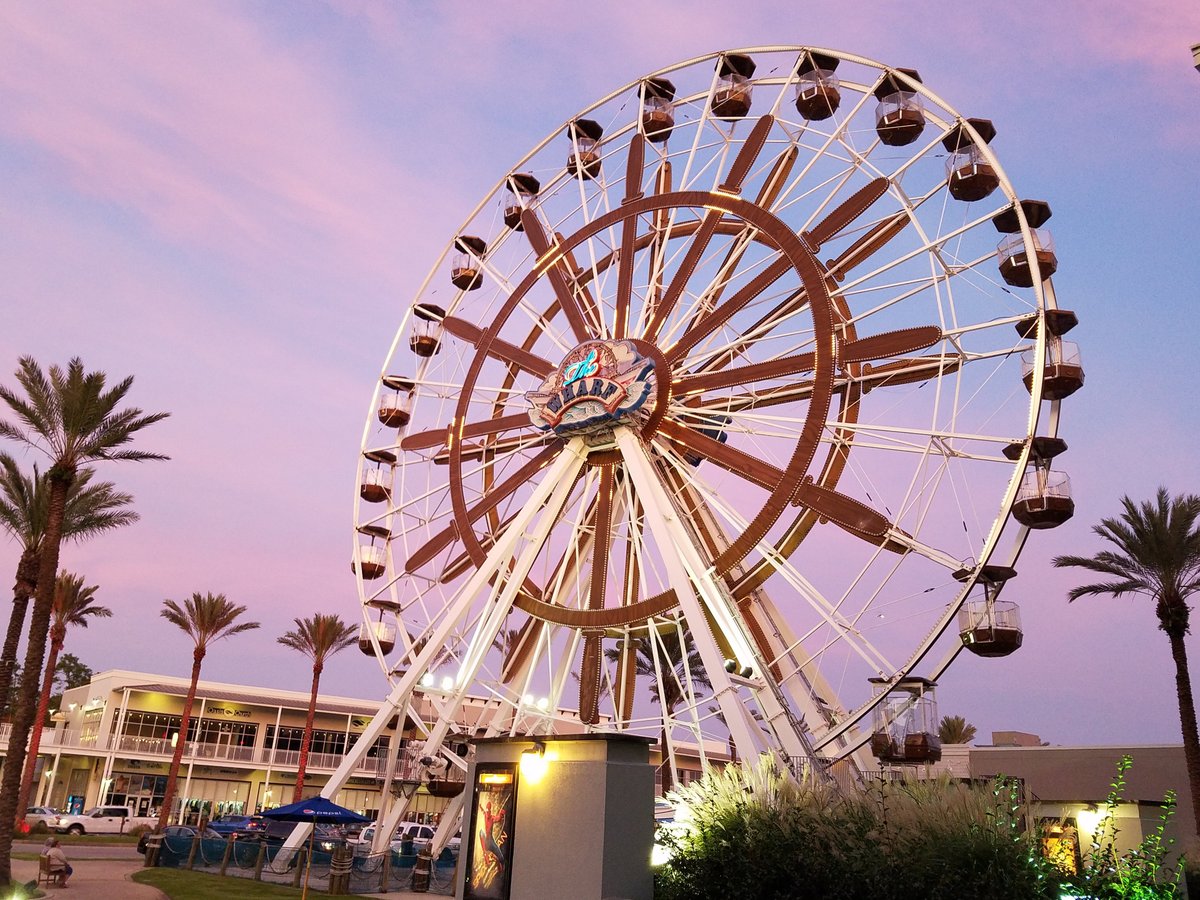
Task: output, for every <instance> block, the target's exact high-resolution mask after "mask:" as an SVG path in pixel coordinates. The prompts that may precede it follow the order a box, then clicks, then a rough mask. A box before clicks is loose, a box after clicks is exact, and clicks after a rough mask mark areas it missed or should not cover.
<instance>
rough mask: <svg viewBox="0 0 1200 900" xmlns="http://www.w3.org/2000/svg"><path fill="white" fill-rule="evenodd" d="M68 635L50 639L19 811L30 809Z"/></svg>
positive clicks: (31, 734)
mask: <svg viewBox="0 0 1200 900" xmlns="http://www.w3.org/2000/svg"><path fill="white" fill-rule="evenodd" d="M65 638H66V635H65V634H63V635H59V634H57V633H56V634H54V635H52V636H51V638H50V655H49V657H47V659H46V674H45V676H44V677H43V678H42V693H41V696H40V697H38V707H37V718H36V719H34V720H33V730H32V732H31V733H30V735H29V750H28V751H26V753H25V775H24V777H23V778H22V779H21V796H20V797H19V798H18V799H17V809H28V808H29V794H30V792H31V791H32V790H33V778H34V771H35V770H36V768H37V758H38V750H39V749H40V748H41V745H42V729H43V728H44V727H45V725H46V712H47V710H49V708H50V689H51V688H52V687H53V686H54V667H55V666H57V665H58V654H59V653H61V652H62V648H63V642H64V640H65Z"/></svg>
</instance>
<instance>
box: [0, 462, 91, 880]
mask: <svg viewBox="0 0 1200 900" xmlns="http://www.w3.org/2000/svg"><path fill="white" fill-rule="evenodd" d="M49 477H50V509H49V511H48V513H47V516H46V531H45V534H44V536H43V538H42V552H41V559H40V560H39V562H40V563H41V564H40V565H39V566H38V578H37V593H36V594H35V595H34V601H33V615H32V616H31V617H30V620H29V644H28V646H27V647H26V648H25V664H24V666H23V667H22V670H21V687H20V694H19V695H18V697H17V708H16V709H15V710H14V711H13V713H14V714H13V723H12V731H11V732H10V733H9V737H8V755H7V757H6V759H5V760H4V776H3V778H0V887H7V886H8V885H9V884H11V883H12V842H13V832H14V831H15V830H16V825H17V795H18V794H19V793H20V785H21V776H22V775H23V774H24V770H25V743H26V741H28V740H29V729H30V727H31V726H32V725H33V717H34V715H35V714H36V713H37V698H38V689H39V688H40V687H41V685H39V684H38V682H39V681H40V680H41V674H42V662H43V660H44V658H45V656H46V635H47V633H48V632H49V631H50V614H51V612H52V611H53V609H54V576H55V573H56V572H57V571H58V552H59V547H60V546H61V545H62V527H63V516H64V514H65V511H66V507H67V491H68V489H69V488H70V487H71V482H72V481H74V479H75V472H74V470H69V469H68V470H64V469H61V468H59V467H57V466H56V467H54V468H52V469H51V470H50V473H49ZM21 812H22V813H24V810H21Z"/></svg>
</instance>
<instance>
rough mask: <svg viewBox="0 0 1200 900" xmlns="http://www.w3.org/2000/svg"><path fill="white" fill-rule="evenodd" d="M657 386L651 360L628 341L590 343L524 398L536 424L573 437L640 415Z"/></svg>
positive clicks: (575, 351)
mask: <svg viewBox="0 0 1200 900" xmlns="http://www.w3.org/2000/svg"><path fill="white" fill-rule="evenodd" d="M655 386H656V382H655V371H654V360H652V359H648V358H647V357H644V356H642V355H641V354H640V353H639V352H638V351H637V348H636V347H635V346H634V345H633V344H632V343H631V342H630V341H588V342H587V343H583V344H580V345H579V346H578V347H576V348H575V349H574V350H572V351H571V352H570V353H568V354H567V358H566V359H564V360H563V363H562V365H561V366H560V367H559V368H558V369H557V370H556V371H554V372H552V373H550V376H549V377H548V378H547V379H546V380H545V381H544V382H543V383H542V386H541V388H540V389H539V390H536V391H530V392H529V393H527V394H526V395H525V397H526V399H527V400H529V402H530V403H531V404H532V405H533V409H532V410H530V412H529V418H530V420H531V421H532V422H533V424H534V425H536V426H538V427H539V428H542V429H551V430H553V431H554V432H555V434H559V435H563V436H575V435H580V434H594V433H597V432H604V431H611V430H612V429H613V428H614V427H615V426H616V425H618V424H622V423H625V424H628V423H629V421H630V420H632V419H633V418H635V417H637V416H638V415H639V414H642V415H644V414H645V410H644V407H645V406H646V401H647V400H648V399H649V398H650V397H651V396H652V395H653V393H654V389H655Z"/></svg>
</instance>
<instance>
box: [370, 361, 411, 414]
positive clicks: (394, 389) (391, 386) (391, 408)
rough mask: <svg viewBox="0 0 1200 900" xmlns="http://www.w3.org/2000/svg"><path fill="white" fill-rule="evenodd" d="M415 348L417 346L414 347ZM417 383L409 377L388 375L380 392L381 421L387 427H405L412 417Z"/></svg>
mask: <svg viewBox="0 0 1200 900" xmlns="http://www.w3.org/2000/svg"><path fill="white" fill-rule="evenodd" d="M414 349H415V348H414ZM415 386H416V385H415V384H414V383H413V382H412V380H411V379H408V378H399V377H397V376H394V375H386V376H384V378H383V387H384V390H382V391H380V392H379V412H378V415H379V422H380V424H381V425H383V426H384V427H385V428H404V427H405V426H406V425H407V424H408V423H409V420H410V419H412V394H413V389H414V387H415Z"/></svg>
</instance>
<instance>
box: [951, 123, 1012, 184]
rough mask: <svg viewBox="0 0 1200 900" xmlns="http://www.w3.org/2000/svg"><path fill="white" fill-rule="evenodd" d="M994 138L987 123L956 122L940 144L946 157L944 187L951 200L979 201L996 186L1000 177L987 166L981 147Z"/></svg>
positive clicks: (993, 126) (991, 167)
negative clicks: (945, 181) (946, 153)
mask: <svg viewBox="0 0 1200 900" xmlns="http://www.w3.org/2000/svg"><path fill="white" fill-rule="evenodd" d="M995 136H996V126H995V125H993V124H992V123H991V122H990V121H989V120H987V119H967V120H965V122H959V123H958V124H957V125H955V126H954V127H953V128H952V129H950V133H949V134H947V135H946V137H945V138H944V139H943V140H942V146H943V147H945V148H946V151H947V152H948V153H949V154H950V155H949V156H947V157H946V175H947V186H948V187H949V190H950V196H951V197H953V198H954V199H955V200H962V201H964V202H968V203H970V202H973V201H975V200H982V199H984V198H985V197H987V196H988V195H989V194H991V193H992V191H994V190H996V188H997V187H999V186H1000V176H999V175H997V174H996V169H995V167H994V166H993V165H992V164H991V163H990V162H988V160H987V156H986V155H985V154H984V152H983V146H984V145H986V144H990V143H991V142H992V138H994V137H995Z"/></svg>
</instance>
